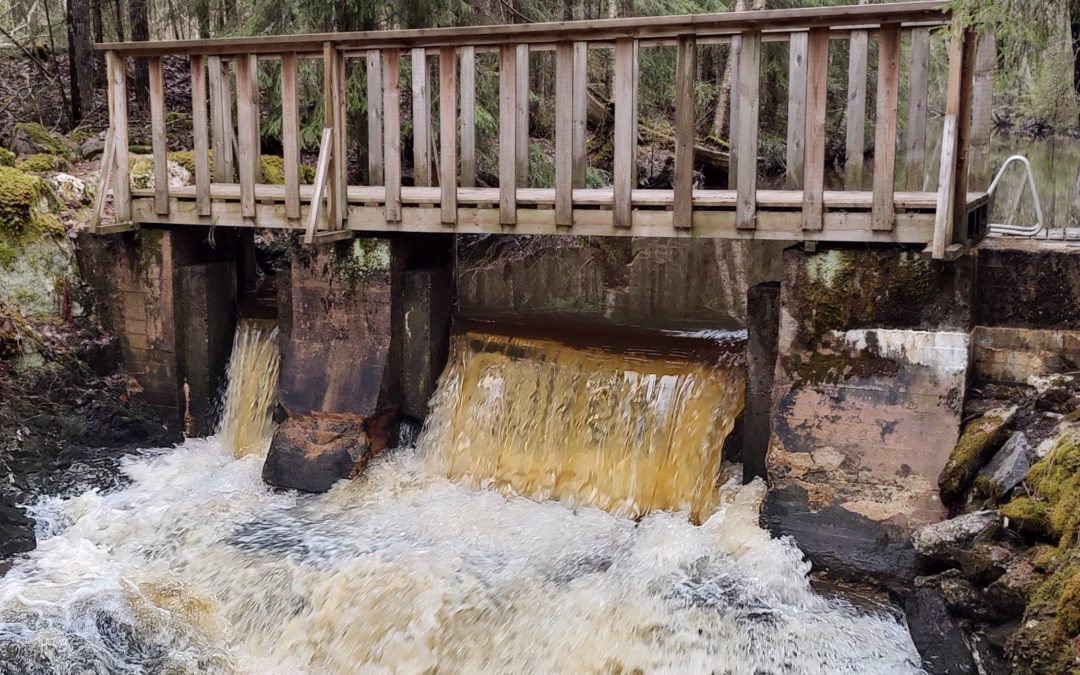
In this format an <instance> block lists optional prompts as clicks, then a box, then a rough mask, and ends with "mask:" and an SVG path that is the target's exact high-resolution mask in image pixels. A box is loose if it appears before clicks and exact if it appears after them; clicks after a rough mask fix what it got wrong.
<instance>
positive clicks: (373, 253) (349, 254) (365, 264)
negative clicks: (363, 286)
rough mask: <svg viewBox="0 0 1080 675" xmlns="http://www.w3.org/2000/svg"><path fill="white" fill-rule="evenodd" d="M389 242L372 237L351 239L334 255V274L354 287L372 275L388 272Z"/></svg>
mask: <svg viewBox="0 0 1080 675" xmlns="http://www.w3.org/2000/svg"><path fill="white" fill-rule="evenodd" d="M390 259H391V256H390V240H389V239H380V238H374V237H360V238H356V239H353V240H352V241H351V242H349V243H348V244H347V245H345V246H341V247H338V248H337V249H336V250H335V253H334V272H335V273H336V274H337V276H338V277H340V278H341V279H342V280H344V281H345V282H346V283H348V284H349V285H350V286H352V287H355V286H356V284H357V283H359V282H360V281H363V280H364V279H367V278H369V277H370V276H372V275H373V274H383V273H388V272H389V271H390Z"/></svg>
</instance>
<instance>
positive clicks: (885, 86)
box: [871, 24, 900, 231]
mask: <svg viewBox="0 0 1080 675" xmlns="http://www.w3.org/2000/svg"><path fill="white" fill-rule="evenodd" d="M877 80H878V85H877V119H876V120H875V121H874V207H873V214H872V216H871V228H872V229H874V230H884V231H888V230H892V229H893V226H894V225H895V224H896V205H895V204H894V202H893V198H894V195H893V193H894V191H895V189H896V130H897V122H896V118H897V108H898V107H899V96H900V26H899V25H897V24H890V25H887V26H882V27H881V30H880V31H878V78H877Z"/></svg>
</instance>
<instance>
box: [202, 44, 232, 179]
mask: <svg viewBox="0 0 1080 675" xmlns="http://www.w3.org/2000/svg"><path fill="white" fill-rule="evenodd" d="M207 65H208V67H209V71H210V80H209V81H210V144H211V150H212V152H213V155H214V157H213V159H214V170H213V179H214V182H215V183H231V182H233V181H234V180H235V179H236V162H235V160H234V158H233V143H234V142H235V140H236V135H235V130H234V127H233V113H232V107H233V97H232V69H231V66H230V65H229V64H228V63H226V62H224V61H222V60H221V57H220V56H210V57H208V58H207Z"/></svg>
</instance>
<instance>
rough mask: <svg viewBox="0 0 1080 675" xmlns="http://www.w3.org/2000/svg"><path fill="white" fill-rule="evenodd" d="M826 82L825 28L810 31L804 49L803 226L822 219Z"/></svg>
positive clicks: (812, 225)
mask: <svg viewBox="0 0 1080 675" xmlns="http://www.w3.org/2000/svg"><path fill="white" fill-rule="evenodd" d="M828 84H829V31H828V29H827V28H814V29H811V31H810V37H809V39H808V41H807V51H806V158H805V160H804V162H805V163H804V167H805V168H804V173H803V229H804V230H820V229H821V228H822V225H823V224H824V220H825V202H824V197H825V96H826V93H827V89H828Z"/></svg>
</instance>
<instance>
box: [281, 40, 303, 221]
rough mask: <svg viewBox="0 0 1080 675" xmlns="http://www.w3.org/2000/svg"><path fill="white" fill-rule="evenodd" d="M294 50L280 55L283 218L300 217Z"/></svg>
mask: <svg viewBox="0 0 1080 675" xmlns="http://www.w3.org/2000/svg"><path fill="white" fill-rule="evenodd" d="M296 69H297V59H296V54H295V53H286V54H282V55H281V154H282V159H283V160H284V164H285V217H286V218H290V219H294V220H295V219H299V218H300V109H299V100H298V97H297V92H296Z"/></svg>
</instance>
